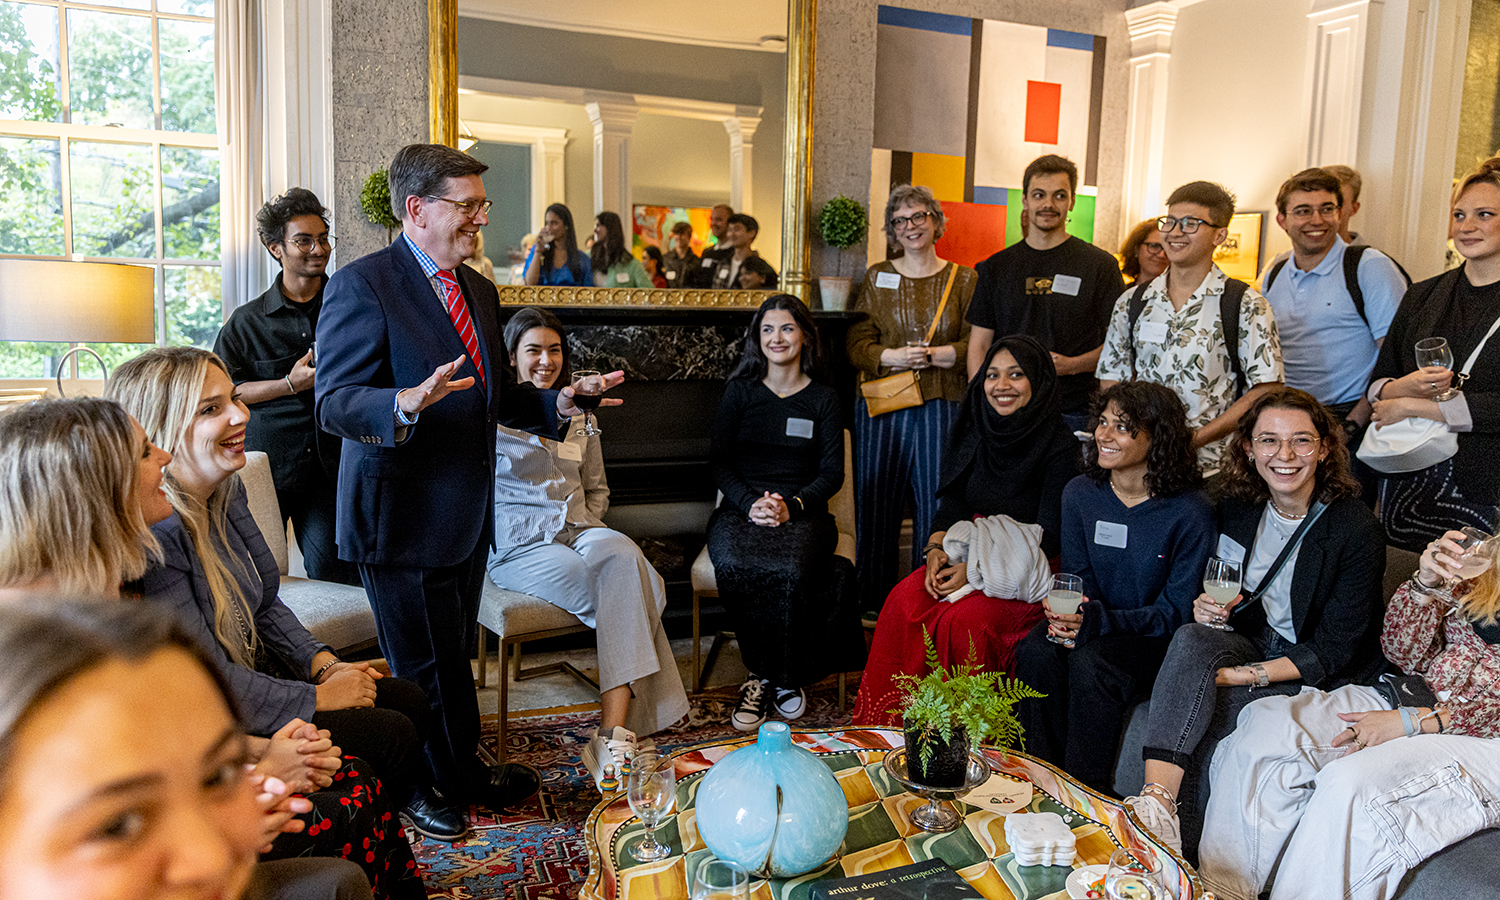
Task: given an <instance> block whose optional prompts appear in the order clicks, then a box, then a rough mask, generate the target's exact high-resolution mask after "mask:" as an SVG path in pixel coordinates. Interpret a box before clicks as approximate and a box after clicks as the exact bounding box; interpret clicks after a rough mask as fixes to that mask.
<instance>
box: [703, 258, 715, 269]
mask: <svg viewBox="0 0 1500 900" xmlns="http://www.w3.org/2000/svg"><path fill="white" fill-rule="evenodd" d="M713 264H714V261H713V260H711V259H709V258H708V257H704V258H703V262H702V263H700V265H702V266H703V268H705V269H706V268H708V267H709V266H711V265H713Z"/></svg>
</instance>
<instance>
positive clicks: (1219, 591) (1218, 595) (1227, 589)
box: [1203, 556, 1240, 631]
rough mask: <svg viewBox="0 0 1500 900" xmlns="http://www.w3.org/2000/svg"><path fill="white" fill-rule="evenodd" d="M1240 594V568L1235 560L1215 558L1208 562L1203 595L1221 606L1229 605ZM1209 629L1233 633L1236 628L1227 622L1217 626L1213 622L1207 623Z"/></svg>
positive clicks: (1204, 574) (1204, 575) (1204, 573)
mask: <svg viewBox="0 0 1500 900" xmlns="http://www.w3.org/2000/svg"><path fill="white" fill-rule="evenodd" d="M1239 592H1240V566H1239V563H1237V562H1234V561H1233V560H1229V559H1224V558H1223V557H1220V556H1215V557H1214V558H1213V559H1211V560H1209V561H1208V568H1207V569H1205V570H1204V572H1203V593H1205V594H1207V595H1208V596H1209V597H1210V598H1212V599H1213V601H1214V602H1215V603H1217V604H1219V605H1220V606H1223V605H1224V604H1226V603H1228V602H1229V601H1231V600H1233V599H1234V598H1235V595H1237V594H1238V593H1239ZM1206 624H1207V625H1208V627H1209V628H1217V629H1219V630H1220V631H1233V630H1234V626H1233V625H1230V624H1229V623H1228V622H1225V623H1224V624H1222V625H1216V624H1214V623H1213V622H1208V623H1206Z"/></svg>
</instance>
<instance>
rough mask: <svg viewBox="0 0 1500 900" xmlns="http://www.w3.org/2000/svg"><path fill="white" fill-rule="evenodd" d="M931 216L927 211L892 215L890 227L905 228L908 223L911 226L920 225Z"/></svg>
mask: <svg viewBox="0 0 1500 900" xmlns="http://www.w3.org/2000/svg"><path fill="white" fill-rule="evenodd" d="M931 217H932V213H929V212H914V213H912V214H911V215H909V216H892V217H891V227H892V228H905V227H906V226H908V225H911V226H912V227H916V226H918V225H921V224H922V223H924V222H926V221H927V220H928V219H929V218H931Z"/></svg>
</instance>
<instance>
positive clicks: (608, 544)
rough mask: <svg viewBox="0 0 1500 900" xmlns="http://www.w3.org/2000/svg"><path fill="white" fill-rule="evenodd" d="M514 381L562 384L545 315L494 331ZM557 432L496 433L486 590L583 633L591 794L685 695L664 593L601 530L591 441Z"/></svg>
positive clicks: (562, 349) (622, 543)
mask: <svg viewBox="0 0 1500 900" xmlns="http://www.w3.org/2000/svg"><path fill="white" fill-rule="evenodd" d="M505 349H506V351H507V352H508V353H509V354H510V359H511V362H512V364H513V365H514V366H515V367H516V379H517V381H519V382H523V383H524V382H528V381H529V382H531V383H532V384H534V385H536V386H537V387H539V388H542V389H543V390H546V389H548V388H551V387H553V386H554V385H559V386H560V385H566V384H568V382H569V374H570V370H571V365H570V356H569V352H568V336H567V332H566V331H564V329H563V326H562V323H561V322H559V321H558V320H557V317H556V316H554V315H552V313H550V312H547V311H545V310H541V309H537V308H536V307H532V306H528V307H525V308H523V309H520V310H517V311H516V313H515V315H513V316H511V319H510V321H509V322H508V323H506V326H505ZM582 421H583V420H582V418H579V419H578V420H576V423H575V424H572V425H568V426H565V430H564V432H563V434H564V437H563V440H561V441H556V440H552V439H551V438H543V437H538V436H536V435H534V434H530V433H527V432H525V431H519V430H517V429H514V428H507V427H505V426H503V425H501V426H498V428H499V437H498V440H497V442H496V446H495V454H496V460H495V543H496V546H497V547H498V548H500V549H497V550H491V551H490V558H489V565H488V568H489V574H490V580H492V581H494V582H495V584H497V585H499V586H500V587H503V588H506V589H508V590H513V591H521V592H523V593H527V594H533V595H535V596H537V597H541V598H542V599H543V600H546V601H547V602H548V603H551V604H552V605H553V606H557V607H560V608H562V609H565V610H567V611H568V612H570V613H572V614H573V615H575V616H577V617H578V619H579V621H581V622H583V623H584V624H585V625H588V626H589V627H590V628H593V629H595V631H596V632H597V633H598V641H599V688H600V695H601V702H600V706H601V709H600V714H599V730H598V731H597V732H596V733H595V735H594V737H593V739H591V740H590V741H589V743H588V744H587V745H586V746H585V747H584V749H583V763H584V767H585V768H587V769H588V770H589V774H591V775H592V776H593V777H594V783H595V784H596V785H597V786H598V787H599V790H600V791H602V792H604V793H609V792H610V791H614V790H616V789H618V788H619V787H620V785H621V783H622V780H623V776H624V775H625V774H626V773H627V772H628V771H629V763H630V760H631V758H632V757H634V756H635V754H636V752H637V750H638V749H639V748H640V747H641V746H642V745H643V744H644V745H648V746H649V745H650V741H649V740H644V741H643V740H642V738H644V737H645V735H648V734H654V733H656V732H657V731H660V730H661V729H663V728H666V727H667V726H669V725H671V724H672V723H673V722H676V721H677V720H678V719H680V718H682V717H683V716H684V715H686V714H687V711H688V701H687V692H686V691H685V690H684V689H683V686H682V677H681V676H680V675H679V674H678V672H677V663H676V661H675V660H674V659H673V657H672V647H671V645H670V644H668V642H667V635H666V630H665V629H664V628H662V624H661V613H662V610H663V609H665V608H666V605H667V595H666V585H665V584H664V583H663V582H662V579H661V576H660V575H658V574H657V572H656V569H654V568H652V566H651V563H650V562H648V561H647V560H646V557H645V556H644V555H643V554H642V553H641V548H640V547H637V546H636V544H635V542H634V541H632V540H631V539H630V538H628V537H626V536H625V535H623V534H621V533H620V532H618V531H615V530H614V529H612V528H608V527H606V526H605V524H604V522H603V521H602V520H601V518H600V517H601V516H603V515H604V511H605V510H606V509H608V508H609V485H608V484H607V483H606V482H605V479H604V456H603V453H602V452H601V450H600V446H599V436H598V435H588V436H585V435H583V434H580V433H579V429H578V427H576V425H581V424H582Z"/></svg>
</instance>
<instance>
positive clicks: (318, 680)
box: [312, 656, 342, 684]
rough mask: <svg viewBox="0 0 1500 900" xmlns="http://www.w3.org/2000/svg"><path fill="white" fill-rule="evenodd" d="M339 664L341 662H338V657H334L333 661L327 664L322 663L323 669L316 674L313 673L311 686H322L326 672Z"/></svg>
mask: <svg viewBox="0 0 1500 900" xmlns="http://www.w3.org/2000/svg"><path fill="white" fill-rule="evenodd" d="M340 662H342V660H340V659H339V658H338V657H336V656H335V657H334V658H333V659H331V660H329V661H328V662H326V663H323V668H321V669H319V670H318V671H316V672H314V673H313V678H312V680H313V684H322V683H323V676H324V675H325V674H327V672H328V670H329V669H331V668H333V667H334V666H336V665H338V664H339V663H340Z"/></svg>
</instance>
